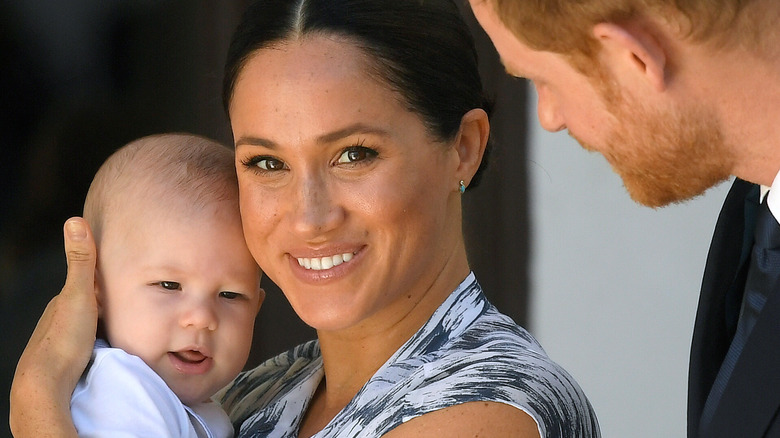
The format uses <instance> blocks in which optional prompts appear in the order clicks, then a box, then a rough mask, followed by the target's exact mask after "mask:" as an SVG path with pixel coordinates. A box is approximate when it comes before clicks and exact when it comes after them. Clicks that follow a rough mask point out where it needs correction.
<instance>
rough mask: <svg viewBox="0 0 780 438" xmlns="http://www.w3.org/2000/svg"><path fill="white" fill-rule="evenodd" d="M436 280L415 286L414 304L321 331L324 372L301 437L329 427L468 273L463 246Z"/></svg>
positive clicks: (386, 310) (388, 309) (393, 308)
mask: <svg viewBox="0 0 780 438" xmlns="http://www.w3.org/2000/svg"><path fill="white" fill-rule="evenodd" d="M457 258H458V259H459V260H450V261H451V262H452V263H448V264H446V266H445V268H444V269H442V270H441V271H440V272H439V273H438V274H437V275H436V276H435V277H434V278H433V279H432V280H430V281H427V282H426V281H422V282H420V283H421V284H420V285H419V286H418V287H416V288H414V289H415V290H411V291H410V293H409V295H408V296H409V297H410V298H409V299H417V301H416V302H415V303H414V304H413V305H412V306H409V305H408V304H406V305H398V306H391V307H389V308H386V309H382V310H381V311H380V312H378V313H377V314H375V315H373V316H372V317H371V318H368V319H367V320H366V321H363V322H362V323H361V324H360V325H358V326H356V327H351V328H349V329H347V330H341V331H338V332H326V331H318V332H317V336H318V338H319V341H320V350H321V352H322V359H323V366H324V370H325V377H324V379H323V381H322V383H321V384H320V387H319V388H318V390H317V392H316V393H315V395H314V398H313V399H312V401H311V403H310V405H309V408H308V409H307V412H306V416H305V417H304V420H303V424H302V427H301V430H300V434H299V437H307V436H311V435H313V434H314V433H316V432H318V431H319V430H321V429H322V428H323V427H325V426H326V425H327V424H328V423H329V422H330V420H332V419H333V417H335V416H336V415H337V414H338V413H339V412H340V411H341V410H342V409H343V408H344V407H345V406H346V405H347V403H349V402H350V400H352V398H354V396H355V395H356V394H357V392H358V391H359V390H360V388H362V387H363V386H364V385H365V384H366V382H368V380H369V379H370V378H371V377H372V376H373V375H374V374H375V373H376V372H377V370H379V368H380V367H382V365H384V364H385V362H387V360H388V359H389V358H390V357H391V356H392V355H393V354H394V353H395V352H396V351H397V350H398V349H399V348H400V347H401V346H402V345H403V344H404V343H406V341H408V340H409V339H410V338H411V337H412V336H413V335H414V334H415V333H416V332H417V331H418V330H419V329H420V328H421V327H422V326H423V325H424V324H425V323H426V322H427V321H428V319H429V318H430V317H431V315H432V314H433V312H434V311H436V309H438V308H439V306H441V304H442V303H443V302H444V301H445V300H446V299H447V297H448V296H449V295H450V294H451V293H452V291H454V290H455V289H456V288H457V286H458V285H459V284H460V282H462V281H463V280H464V279H465V278H466V276H467V275H468V273H469V267H468V262H467V261H466V257H465V251H464V252H463V255H462V257H460V256H459V257H457Z"/></svg>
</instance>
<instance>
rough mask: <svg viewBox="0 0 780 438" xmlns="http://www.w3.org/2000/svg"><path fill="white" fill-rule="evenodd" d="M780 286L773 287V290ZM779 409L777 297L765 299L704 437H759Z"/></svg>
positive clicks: (779, 319)
mask: <svg viewBox="0 0 780 438" xmlns="http://www.w3.org/2000/svg"><path fill="white" fill-rule="evenodd" d="M778 287H780V285H778V284H775V285H774V290H778ZM778 408H780V293H774V294H773V295H772V296H770V297H769V298H768V299H767V302H766V304H765V306H764V309H763V310H762V311H761V315H760V316H759V318H758V321H757V322H756V326H755V327H754V328H753V331H752V332H751V334H750V337H749V338H748V341H747V344H745V348H744V350H742V354H741V355H740V357H739V360H738V361H737V364H736V366H735V367H734V372H733V373H732V375H731V379H729V382H728V384H727V385H726V389H725V391H724V393H723V397H722V398H721V402H720V404H719V405H718V407H717V409H716V411H715V416H714V418H713V420H712V427H711V428H710V430H712V431H717V434H713V435H709V434H708V435H707V436H732V437H734V436H739V437H763V436H765V435H764V433H765V432H766V430H767V428H768V427H769V424H770V423H771V422H772V420H773V419H774V417H775V415H776V414H777V412H778Z"/></svg>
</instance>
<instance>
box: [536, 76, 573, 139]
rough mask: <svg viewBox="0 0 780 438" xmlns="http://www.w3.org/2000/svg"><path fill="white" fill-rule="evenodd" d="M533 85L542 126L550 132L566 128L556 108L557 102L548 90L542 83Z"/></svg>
mask: <svg viewBox="0 0 780 438" xmlns="http://www.w3.org/2000/svg"><path fill="white" fill-rule="evenodd" d="M534 85H535V87H536V94H537V105H536V106H537V113H538V116H539V123H540V124H541V125H542V128H544V129H545V130H547V131H550V132H558V131H560V130H562V129H564V128H566V123H565V121H564V120H563V116H562V115H561V112H560V109H559V108H558V102H556V100H555V98H554V97H553V96H552V94H551V93H550V90H549V89H548V88H547V87H546V86H544V85H538V84H534Z"/></svg>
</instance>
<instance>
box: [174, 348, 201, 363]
mask: <svg viewBox="0 0 780 438" xmlns="http://www.w3.org/2000/svg"><path fill="white" fill-rule="evenodd" d="M171 354H173V355H174V356H176V358H178V359H179V360H180V361H182V362H186V363H192V364H196V363H201V362H203V361H204V360H206V358H207V357H208V356H206V355H205V354H203V353H201V352H200V351H197V350H185V351H174V352H172V353H171Z"/></svg>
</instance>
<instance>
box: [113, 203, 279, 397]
mask: <svg viewBox="0 0 780 438" xmlns="http://www.w3.org/2000/svg"><path fill="white" fill-rule="evenodd" d="M138 210H143V209H141V208H139V209H138ZM114 219H115V220H114V221H112V222H107V223H106V226H105V227H104V232H103V236H102V239H101V242H100V247H99V249H98V285H99V295H98V298H99V301H100V307H101V317H102V319H103V322H104V324H105V328H106V332H107V336H108V341H109V343H111V345H112V346H113V347H117V348H121V349H123V350H125V351H127V352H128V353H130V354H134V355H136V356H139V357H140V358H141V359H143V360H144V362H146V363H147V364H148V365H149V366H150V367H151V368H152V369H154V371H155V372H157V374H159V375H160V376H161V377H162V378H163V380H165V382H166V383H167V384H168V386H170V387H171V389H172V390H173V391H174V392H175V393H176V395H178V396H179V398H180V399H181V400H182V401H183V402H184V403H185V404H192V403H197V402H202V401H205V400H207V399H208V398H209V397H211V396H212V395H213V394H214V393H215V392H217V391H218V390H219V389H221V388H222V387H224V386H225V385H226V384H227V383H228V382H230V381H231V380H232V379H233V378H235V376H236V375H237V374H238V373H239V371H241V368H242V367H243V366H244V364H245V363H246V360H247V358H248V356H249V349H250V346H251V343H252V332H253V328H254V320H255V316H256V315H257V311H258V309H259V307H260V304H261V302H262V300H263V297H264V295H263V292H262V291H261V290H260V285H259V281H260V276H259V269H258V267H257V265H256V263H255V261H254V259H253V258H252V256H251V255H250V254H249V250H248V249H247V247H246V243H245V241H244V236H243V234H242V230H241V221H240V218H239V214H238V211H237V209H236V207H235V205H234V204H230V203H229V202H228V203H217V204H213V205H210V206H209V207H207V208H206V209H204V210H202V211H199V212H196V213H190V212H178V211H177V210H176V209H175V207H172V209H171V210H167V211H166V210H163V209H152V210H151V211H144V212H143V213H141V212H139V213H138V214H137V215H136V217H133V218H127V217H125V218H118V217H115V218H114Z"/></svg>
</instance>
